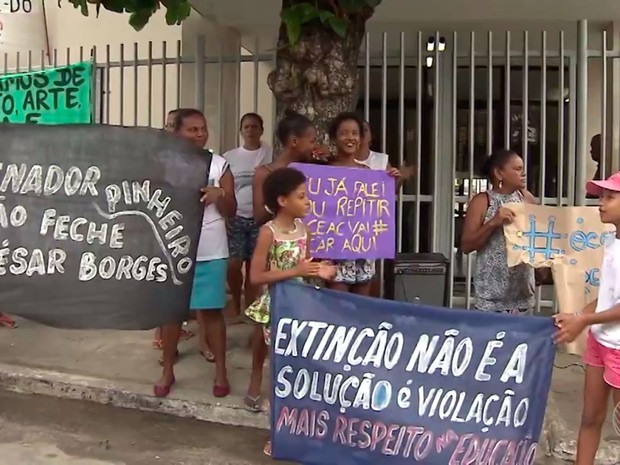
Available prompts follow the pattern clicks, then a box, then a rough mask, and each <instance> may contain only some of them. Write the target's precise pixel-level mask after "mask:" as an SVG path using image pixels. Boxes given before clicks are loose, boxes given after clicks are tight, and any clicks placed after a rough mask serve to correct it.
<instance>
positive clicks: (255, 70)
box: [239, 49, 276, 144]
mask: <svg viewBox="0 0 620 465" xmlns="http://www.w3.org/2000/svg"><path fill="white" fill-rule="evenodd" d="M244 55H246V56H249V57H252V54H251V53H250V52H248V51H247V50H245V49H244ZM272 70H273V64H272V63H266V62H262V63H258V66H257V65H256V64H255V63H253V62H250V63H248V62H245V63H242V64H241V87H240V92H241V106H240V108H239V110H240V115H241V116H242V115H244V114H245V113H249V112H253V113H258V114H259V115H261V116H262V118H263V121H264V122H265V132H264V136H263V140H264V141H265V142H267V143H269V144H273V141H274V137H275V136H274V131H275V127H274V119H275V117H276V114H275V102H274V99H273V94H272V92H271V89H269V86H268V85H267V76H268V75H269V73H270V72H271V71H272ZM256 95H257V96H258V97H257V98H255V96H256ZM239 142H240V143H241V139H239Z"/></svg>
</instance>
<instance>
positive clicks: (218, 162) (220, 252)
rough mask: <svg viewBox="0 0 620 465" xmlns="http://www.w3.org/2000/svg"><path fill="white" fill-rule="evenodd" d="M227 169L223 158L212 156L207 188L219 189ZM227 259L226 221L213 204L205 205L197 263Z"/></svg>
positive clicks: (226, 163)
mask: <svg viewBox="0 0 620 465" xmlns="http://www.w3.org/2000/svg"><path fill="white" fill-rule="evenodd" d="M227 169H228V162H227V161H226V160H225V159H224V157H222V156H220V155H216V154H213V158H212V160H211V168H210V169H209V181H208V185H209V186H216V187H220V179H222V176H223V175H224V173H225V172H226V170H227ZM222 258H228V237H227V236H226V221H224V217H223V216H222V215H221V213H220V211H219V210H218V209H217V206H216V205H215V203H212V204H211V205H207V206H206V207H205V212H204V215H203V217H202V230H201V231H200V240H199V241H198V252H197V253H196V261H197V262H207V261H209V260H219V259H222Z"/></svg>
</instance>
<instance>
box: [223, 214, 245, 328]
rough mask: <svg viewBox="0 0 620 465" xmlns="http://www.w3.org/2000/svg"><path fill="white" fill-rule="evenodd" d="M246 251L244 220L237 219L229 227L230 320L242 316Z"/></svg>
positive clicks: (227, 315)
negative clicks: (244, 256)
mask: <svg viewBox="0 0 620 465" xmlns="http://www.w3.org/2000/svg"><path fill="white" fill-rule="evenodd" d="M244 249H245V234H244V231H243V219H242V218H240V217H236V218H234V219H232V220H231V221H230V222H229V225H228V251H229V253H230V258H229V260H228V276H227V279H228V288H229V289H230V296H231V297H232V307H231V308H230V310H229V311H227V312H226V317H227V318H229V319H235V318H238V317H239V315H240V314H241V290H242V288H243V274H242V273H241V269H242V268H243V260H244V258H243V253H244Z"/></svg>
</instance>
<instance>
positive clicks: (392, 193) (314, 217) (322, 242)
mask: <svg viewBox="0 0 620 465" xmlns="http://www.w3.org/2000/svg"><path fill="white" fill-rule="evenodd" d="M290 166H291V168H296V169H298V170H300V171H301V172H303V173H304V174H305V175H306V176H307V178H308V182H307V191H308V197H309V198H310V203H311V210H310V214H309V215H308V217H306V219H305V221H306V224H307V225H308V227H309V228H310V231H311V233H312V239H311V242H310V253H311V254H312V256H313V257H316V258H328V259H335V260H340V259H342V260H355V259H378V258H394V255H395V253H396V213H395V210H396V208H395V204H396V186H395V181H394V178H391V177H390V176H389V175H388V174H387V173H385V172H384V171H375V170H369V169H363V168H341V167H333V166H322V165H309V164H300V163H294V164H291V165H290Z"/></svg>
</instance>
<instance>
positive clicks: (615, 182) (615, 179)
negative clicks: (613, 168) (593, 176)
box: [586, 171, 620, 197]
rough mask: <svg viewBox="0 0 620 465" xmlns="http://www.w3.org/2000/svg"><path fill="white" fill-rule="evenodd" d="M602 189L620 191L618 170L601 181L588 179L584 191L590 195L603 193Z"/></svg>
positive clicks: (619, 173)
mask: <svg viewBox="0 0 620 465" xmlns="http://www.w3.org/2000/svg"><path fill="white" fill-rule="evenodd" d="M603 190H608V191H613V192H620V171H619V172H617V173H616V174H612V175H611V176H609V177H608V178H607V179H605V180H601V181H588V183H587V184H586V191H587V192H588V194H590V195H596V196H599V197H600V195H601V194H602V193H603Z"/></svg>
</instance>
